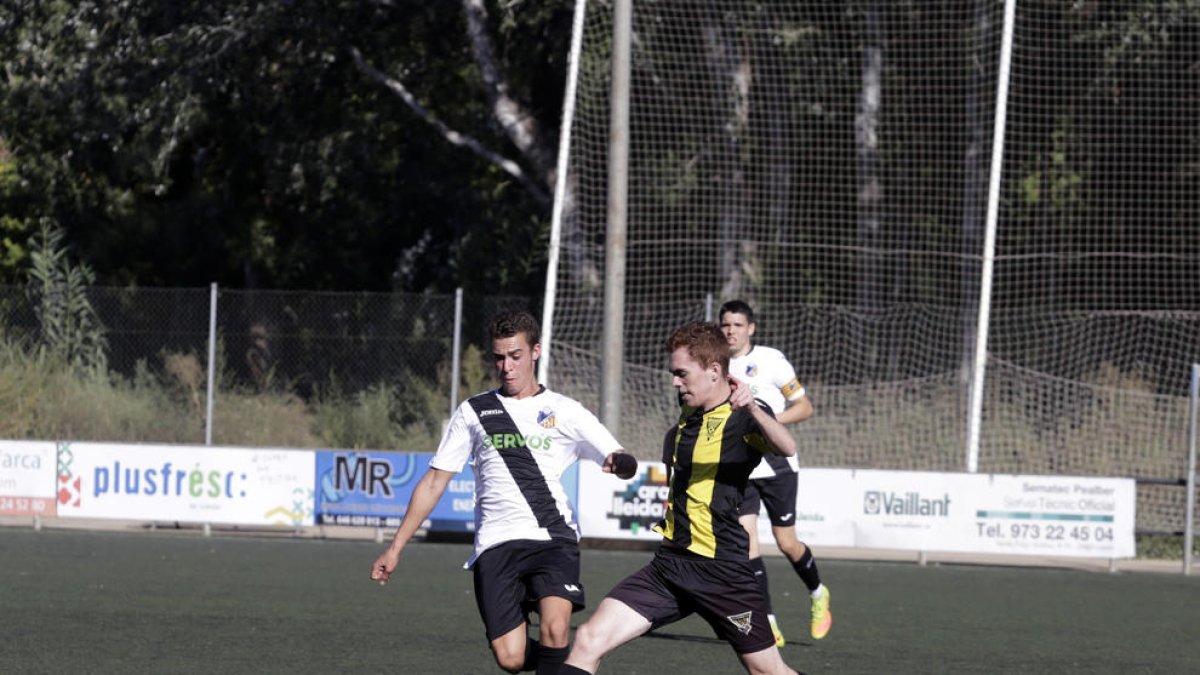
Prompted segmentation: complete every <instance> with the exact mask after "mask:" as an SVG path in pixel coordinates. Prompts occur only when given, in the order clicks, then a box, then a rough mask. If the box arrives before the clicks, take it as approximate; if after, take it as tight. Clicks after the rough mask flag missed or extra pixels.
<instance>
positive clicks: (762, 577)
mask: <svg viewBox="0 0 1200 675" xmlns="http://www.w3.org/2000/svg"><path fill="white" fill-rule="evenodd" d="M750 569H752V570H754V580H755V581H757V582H758V587H759V589H761V590H762V594H763V597H764V598H766V599H767V614H774V613H775V610H773V609H771V588H770V586H769V585H768V584H767V566H766V565H764V564H763V559H762V558H751V559H750Z"/></svg>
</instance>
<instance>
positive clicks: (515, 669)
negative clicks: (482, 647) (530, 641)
mask: <svg viewBox="0 0 1200 675" xmlns="http://www.w3.org/2000/svg"><path fill="white" fill-rule="evenodd" d="M524 647H525V645H524V644H523V643H522V645H521V649H519V650H518V649H514V648H511V647H509V646H508V644H507V643H506V642H504V641H500V642H496V643H494V644H493V645H492V655H493V656H495V657H496V665H497V666H500V668H501V669H502V670H505V671H508V672H510V673H519V672H521V667H522V666H524V665H525V649H524Z"/></svg>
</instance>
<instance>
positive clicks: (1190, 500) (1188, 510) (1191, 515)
mask: <svg viewBox="0 0 1200 675" xmlns="http://www.w3.org/2000/svg"><path fill="white" fill-rule="evenodd" d="M1190 398H1191V404H1192V405H1191V410H1190V412H1189V414H1188V420H1189V422H1188V468H1187V480H1186V481H1185V483H1186V485H1187V502H1186V504H1187V505H1186V506H1185V507H1184V513H1185V514H1186V515H1185V519H1184V525H1183V573H1184V574H1191V573H1192V541H1193V537H1194V535H1195V531H1196V427H1197V425H1200V421H1198V420H1197V419H1196V418H1197V416H1200V363H1193V364H1192V386H1191V390H1190Z"/></svg>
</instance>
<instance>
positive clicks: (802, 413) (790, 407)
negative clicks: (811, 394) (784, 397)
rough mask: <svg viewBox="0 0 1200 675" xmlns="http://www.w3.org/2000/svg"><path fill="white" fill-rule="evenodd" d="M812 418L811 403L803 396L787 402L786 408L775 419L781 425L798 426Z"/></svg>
mask: <svg viewBox="0 0 1200 675" xmlns="http://www.w3.org/2000/svg"><path fill="white" fill-rule="evenodd" d="M812 416H813V405H812V401H811V400H809V398H808V395H807V394H805V395H803V396H801V397H800V398H798V399H796V400H794V401H788V402H787V407H786V408H784V410H783V412H781V413H779V415H777V416H776V418H775V419H777V420H779V422H780V423H781V424H798V423H800V422H803V421H805V420H807V419H808V418H810V417H812Z"/></svg>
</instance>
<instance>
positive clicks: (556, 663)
mask: <svg viewBox="0 0 1200 675" xmlns="http://www.w3.org/2000/svg"><path fill="white" fill-rule="evenodd" d="M569 651H570V647H546V646H544V645H543V646H539V647H538V663H537V675H558V673H560V672H562V671H561V670H560V668H561V667H562V664H563V661H566V660H567V652H569ZM567 672H570V671H567Z"/></svg>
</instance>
